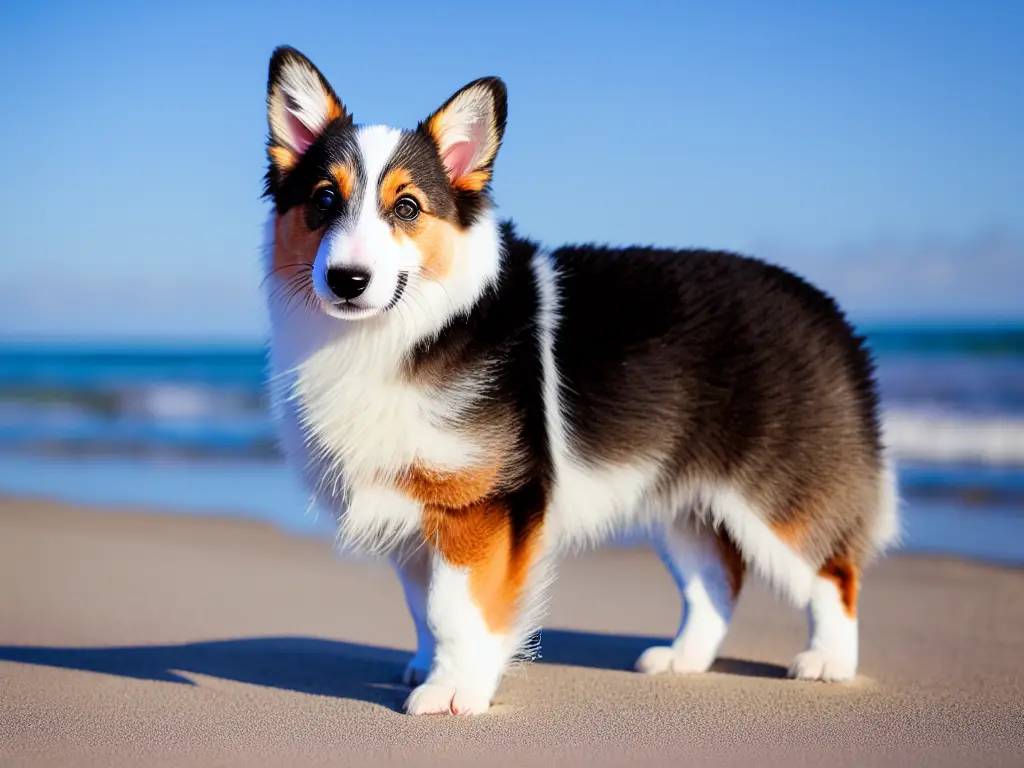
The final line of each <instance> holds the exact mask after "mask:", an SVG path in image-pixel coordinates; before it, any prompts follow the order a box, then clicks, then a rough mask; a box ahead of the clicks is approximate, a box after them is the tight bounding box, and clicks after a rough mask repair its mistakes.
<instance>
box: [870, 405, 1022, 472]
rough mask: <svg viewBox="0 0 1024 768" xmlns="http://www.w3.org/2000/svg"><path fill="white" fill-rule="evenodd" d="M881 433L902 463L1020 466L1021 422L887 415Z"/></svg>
mask: <svg viewBox="0 0 1024 768" xmlns="http://www.w3.org/2000/svg"><path fill="white" fill-rule="evenodd" d="M884 430H885V440H886V444H887V445H888V446H889V447H890V450H891V451H892V454H893V456H894V457H895V458H896V459H902V460H904V461H929V462H932V461H935V462H947V463H951V462H970V463H982V464H990V465H991V464H996V465H1016V464H1024V418H1011V417H999V416H992V417H981V416H967V415H961V414H933V413H927V412H919V411H889V412H887V413H886V414H885V417H884Z"/></svg>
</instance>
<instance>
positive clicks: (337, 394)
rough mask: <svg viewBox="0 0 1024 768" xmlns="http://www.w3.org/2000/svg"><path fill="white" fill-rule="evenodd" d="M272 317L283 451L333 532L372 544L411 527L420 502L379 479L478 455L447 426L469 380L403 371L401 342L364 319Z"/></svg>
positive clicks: (453, 466) (467, 392)
mask: <svg viewBox="0 0 1024 768" xmlns="http://www.w3.org/2000/svg"><path fill="white" fill-rule="evenodd" d="M300 313H301V314H302V315H303V317H295V316H292V315H290V316H287V317H278V318H277V322H275V323H274V327H273V332H272V343H271V377H272V378H271V381H272V382H273V386H272V388H271V391H272V400H273V404H274V411H275V414H276V415H277V417H278V421H279V431H280V435H281V440H282V443H283V447H284V450H285V452H286V453H287V455H288V458H289V460H290V461H291V462H292V463H293V465H294V466H295V468H296V469H297V470H299V471H300V473H301V475H302V477H303V479H304V480H305V483H306V485H307V487H308V488H309V490H310V492H311V494H312V495H313V497H314V499H315V500H316V502H317V503H318V504H319V505H320V506H321V507H322V508H323V509H325V510H326V511H329V512H330V513H331V514H332V515H334V516H336V517H338V519H339V521H340V523H341V533H342V534H343V536H344V538H345V539H348V540H350V541H351V542H352V543H353V544H355V545H357V546H359V547H360V548H369V549H378V548H381V547H385V546H386V545H387V544H389V543H391V542H393V541H394V539H395V538H396V537H400V536H402V535H405V534H407V533H410V532H411V531H412V530H413V529H414V528H415V527H416V526H417V525H418V524H419V520H420V508H419V506H418V505H417V504H415V503H413V502H412V501H410V500H409V499H407V498H406V497H404V496H402V495H401V494H399V493H397V492H395V491H393V490H390V489H389V488H388V487H386V483H384V482H382V481H386V479H387V478H393V477H394V476H395V475H396V474H397V473H399V472H401V471H403V470H404V469H407V468H408V467H409V466H411V465H413V464H421V465H429V466H431V467H435V468H438V469H450V470H458V469H459V468H462V467H466V466H469V465H472V464H474V463H476V462H478V461H479V460H480V459H481V458H482V457H483V452H482V450H481V448H480V446H479V445H477V444H475V443H474V442H473V441H472V440H470V439H468V438H466V437H464V436H462V435H461V434H460V433H459V432H458V431H457V430H454V429H453V428H452V425H453V422H454V421H455V420H456V419H457V416H458V411H459V410H460V409H461V408H462V407H464V406H465V405H466V404H467V403H468V402H470V401H471V400H472V399H473V389H474V388H473V387H472V386H471V383H470V382H454V383H452V384H451V385H447V384H446V386H445V387H444V388H443V389H442V388H437V387H430V386H426V385H418V384H416V383H412V382H410V381H409V380H408V379H407V377H406V376H405V375H404V374H403V373H402V370H401V362H402V359H403V353H404V351H405V350H406V349H408V346H407V344H406V343H404V342H403V340H401V339H397V338H394V337H393V334H389V333H387V328H386V327H383V328H382V327H381V326H379V325H374V324H372V323H361V324H360V325H359V326H351V325H342V324H339V323H338V322H337V321H331V320H330V319H329V318H320V317H314V316H313V315H312V313H307V312H304V311H303V310H301V309H298V310H296V311H295V312H294V313H293V314H294V315H298V314H300Z"/></svg>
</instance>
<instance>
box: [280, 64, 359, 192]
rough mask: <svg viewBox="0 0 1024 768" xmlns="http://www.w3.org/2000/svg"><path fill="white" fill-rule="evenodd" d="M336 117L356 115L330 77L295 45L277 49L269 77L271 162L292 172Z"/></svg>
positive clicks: (340, 118) (348, 118)
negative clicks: (350, 113)
mask: <svg viewBox="0 0 1024 768" xmlns="http://www.w3.org/2000/svg"><path fill="white" fill-rule="evenodd" d="M334 120H342V121H347V122H352V117H351V115H349V113H348V110H346V109H345V105H344V104H342V103H341V99H339V98H338V96H337V94H336V93H335V92H334V89H333V88H332V87H331V84H330V83H328V82H327V78H325V77H324V76H323V75H322V74H321V73H320V70H318V69H317V68H316V67H315V66H314V65H313V62H311V61H310V60H309V59H307V58H306V57H305V56H304V55H302V54H301V53H300V52H299V51H297V50H295V49H294V48H292V47H290V46H286V45H283V46H280V47H279V48H276V49H275V50H274V53H273V55H272V56H271V57H270V69H269V73H268V76H267V122H268V124H269V126H270V144H269V146H268V147H267V152H268V154H269V156H270V162H271V163H272V164H273V165H274V166H275V167H276V168H277V169H278V170H279V171H281V172H284V171H288V170H289V169H290V168H291V167H292V166H293V165H295V163H297V162H298V160H299V158H300V157H302V155H303V154H304V153H305V152H306V150H307V149H308V148H309V146H310V145H311V144H312V143H313V142H315V141H316V140H317V139H318V138H319V137H320V135H321V134H322V133H323V132H324V129H326V128H327V126H328V125H329V124H330V123H331V122H333V121H334Z"/></svg>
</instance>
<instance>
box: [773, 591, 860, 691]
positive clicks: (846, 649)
mask: <svg viewBox="0 0 1024 768" xmlns="http://www.w3.org/2000/svg"><path fill="white" fill-rule="evenodd" d="M808 615H809V618H810V623H811V642H810V647H809V648H808V649H807V650H806V651H804V652H803V653H798V654H797V655H796V658H795V659H793V664H792V665H791V666H790V668H789V676H790V677H794V678H796V679H797V680H824V681H825V682H829V683H834V682H844V681H849V680H853V679H854V678H855V677H856V676H857V619H856V618H850V616H848V615H847V613H846V609H845V608H844V607H843V601H842V597H841V595H840V593H839V587H838V586H836V584H835V582H834V581H832V580H831V579H826V578H822V577H821V576H818V577H817V578H816V579H815V581H814V587H813V588H812V591H811V602H810V605H809V606H808Z"/></svg>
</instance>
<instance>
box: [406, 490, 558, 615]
mask: <svg viewBox="0 0 1024 768" xmlns="http://www.w3.org/2000/svg"><path fill="white" fill-rule="evenodd" d="M537 532H538V531H537V530H533V531H530V532H529V533H527V534H526V536H525V538H523V539H521V540H519V541H513V537H512V525H511V518H510V516H509V510H508V508H507V507H506V505H504V504H503V503H502V502H501V501H500V500H496V499H489V500H484V501H481V502H478V503H477V504H474V505H472V506H469V507H466V508H463V509H460V510H457V511H452V510H446V509H442V508H440V507H434V506H428V507H427V508H426V510H425V511H424V516H423V536H424V538H425V539H426V541H427V542H428V543H429V544H430V546H432V547H433V548H434V549H435V550H436V551H437V552H438V553H439V554H440V555H441V556H442V557H444V559H445V560H446V561H448V562H449V563H451V564H452V565H454V566H456V567H459V568H466V569H467V570H468V571H469V590H470V596H471V597H472V599H473V602H474V603H475V604H476V605H477V607H478V608H479V609H480V612H481V614H483V617H484V621H485V622H486V623H487V627H488V628H489V629H490V630H491V631H492V632H495V633H504V632H507V631H509V630H510V629H511V628H512V625H513V624H514V623H515V619H516V616H517V615H518V612H519V608H520V605H519V602H520V598H521V597H522V593H523V587H524V585H525V584H526V579H527V577H528V575H529V571H530V565H531V564H532V563H533V559H534V557H535V556H536V554H537V546H538V543H539V537H538V536H537Z"/></svg>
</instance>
